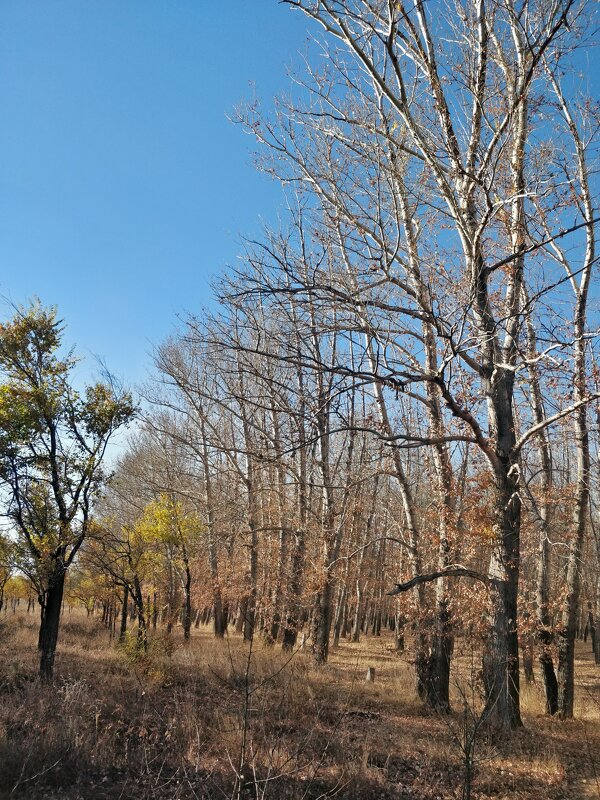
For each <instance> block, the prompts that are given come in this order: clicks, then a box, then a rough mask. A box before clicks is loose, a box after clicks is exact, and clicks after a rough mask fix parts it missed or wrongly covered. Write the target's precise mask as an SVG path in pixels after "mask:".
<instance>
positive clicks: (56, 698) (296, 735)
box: [0, 611, 600, 800]
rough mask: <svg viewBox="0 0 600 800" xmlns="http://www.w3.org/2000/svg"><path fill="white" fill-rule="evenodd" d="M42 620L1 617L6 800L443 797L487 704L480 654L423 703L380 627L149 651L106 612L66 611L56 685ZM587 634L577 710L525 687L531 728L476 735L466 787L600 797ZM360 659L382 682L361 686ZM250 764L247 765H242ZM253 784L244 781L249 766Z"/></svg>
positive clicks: (481, 798) (458, 781)
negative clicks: (332, 639)
mask: <svg viewBox="0 0 600 800" xmlns="http://www.w3.org/2000/svg"><path fill="white" fill-rule="evenodd" d="M36 628H37V619H36V618H34V615H33V614H32V615H26V614H24V613H20V612H17V613H16V614H14V615H13V614H12V613H10V612H9V613H8V614H5V613H2V616H1V617H0V797H2V798H36V799H37V798H40V800H41V799H42V798H43V799H44V800H58V798H63V799H64V800H113V798H114V799H115V800H116V799H117V798H121V799H122V800H151V799H153V798H156V799H157V800H158V799H162V798H165V799H168V800H188V798H189V799H190V800H205V799H208V798H235V800H238V799H239V800H242V798H248V799H249V798H265V800H267V799H268V798H270V799H271V800H279V799H280V798H298V800H300V798H302V800H316V799H317V798H328V797H337V798H340V800H350V799H351V798H357V799H359V800H360V799H362V798H364V799H365V800H388V799H389V800H393V799H394V800H396V799H398V800H400V799H401V800H438V799H439V800H449V799H450V798H460V797H461V796H462V792H463V786H464V775H465V763H464V761H465V759H464V756H463V755H462V752H461V742H464V736H465V734H467V735H468V734H469V733H470V732H471V731H472V728H473V717H472V712H473V713H474V714H475V715H476V714H477V708H478V706H479V701H478V693H477V690H476V687H475V685H474V684H476V674H477V666H476V665H477V662H478V659H476V658H475V656H474V655H472V656H469V655H467V654H463V655H462V656H461V658H460V659H459V660H458V664H459V667H458V670H456V671H457V672H458V674H459V678H458V679H457V680H455V681H454V682H453V706H454V711H453V712H452V714H450V715H444V716H442V715H437V714H435V713H432V712H427V711H426V710H425V709H424V708H423V707H422V705H421V704H420V703H419V702H418V700H417V699H416V697H415V693H414V688H413V686H414V672H413V668H412V666H411V656H410V651H408V652H406V653H404V654H402V655H398V654H396V653H395V652H394V650H393V647H392V640H391V639H390V638H387V637H386V636H382V637H368V638H365V639H364V641H361V642H360V643H359V644H350V643H346V642H343V643H342V644H341V645H340V646H339V647H338V648H336V649H335V650H334V651H333V652H332V656H331V659H330V662H329V663H328V664H327V665H326V666H325V667H321V668H315V667H314V666H313V665H312V664H311V661H310V657H309V655H308V653H304V652H302V651H300V652H297V653H295V654H294V655H292V656H291V657H290V656H289V655H287V656H286V655H285V654H283V653H282V652H281V650H280V648H271V647H269V646H267V645H265V644H262V643H260V644H258V643H256V642H255V643H253V646H252V649H251V651H249V648H248V647H247V646H244V645H243V644H242V642H241V641H240V639H239V638H238V637H235V636H232V637H230V638H229V639H227V640H225V641H222V642H219V641H215V640H214V638H213V637H212V636H211V631H210V630H209V629H204V628H201V629H200V630H196V631H194V632H193V637H192V641H191V642H190V644H189V645H188V646H185V647H184V646H183V644H182V643H181V641H180V640H181V629H177V630H175V631H174V632H173V635H172V638H171V639H169V638H168V637H166V636H165V635H164V634H160V635H157V637H156V638H155V640H154V641H153V643H152V645H151V648H150V652H149V654H148V655H147V656H146V657H144V658H140V657H139V656H138V655H137V654H136V651H135V648H134V647H133V645H132V643H129V644H126V645H125V646H122V647H114V646H113V644H112V643H111V642H110V641H109V637H108V633H107V631H106V629H105V628H104V627H103V626H102V625H101V624H100V621H99V619H96V618H93V617H92V618H90V619H86V617H85V614H83V613H80V612H77V611H73V612H72V613H71V614H65V616H64V621H63V626H62V630H61V638H60V642H59V652H58V655H57V661H56V680H55V683H54V685H52V686H50V687H47V686H42V685H40V683H39V681H38V680H37V677H36V667H37V652H36V649H35V644H36ZM589 650H590V646H589V643H588V644H587V645H583V643H579V645H578V662H577V702H576V717H577V718H576V719H575V720H574V721H569V722H561V721H559V720H556V719H550V718H548V717H546V716H545V715H544V714H543V698H542V694H541V687H540V685H539V684H534V685H532V686H524V687H523V703H522V708H523V722H524V726H523V728H522V729H520V730H518V731H517V732H515V733H514V734H513V735H511V736H510V737H506V738H500V737H498V736H494V735H493V734H491V733H490V732H488V731H485V730H482V731H480V732H479V733H478V735H477V739H476V746H475V762H476V763H475V769H474V777H473V791H472V798H474V800H487V799H488V798H496V799H497V800H502V799H503V798H518V799H519V800H533V799H534V798H535V800H584V799H585V798H599V799H600V667H597V666H596V665H595V664H594V663H593V660H592V658H591V654H590V652H589ZM367 667H374V668H375V681H374V682H372V683H370V682H369V683H368V682H366V681H365V675H366V671H367ZM242 762H243V768H242V769H240V765H241V764H242ZM240 772H242V773H243V776H244V779H243V780H242V782H241V783H242V786H240V779H239V773H240Z"/></svg>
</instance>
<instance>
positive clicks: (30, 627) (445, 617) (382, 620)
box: [0, 0, 600, 800]
mask: <svg viewBox="0 0 600 800" xmlns="http://www.w3.org/2000/svg"><path fill="white" fill-rule="evenodd" d="M274 5H275V4H274ZM283 5H285V6H287V7H289V8H287V10H286V13H295V14H296V15H297V16H298V18H300V16H302V17H303V18H306V19H307V21H308V24H309V30H310V31H311V34H312V35H313V36H314V38H315V41H316V42H317V43H318V58H315V59H311V60H310V61H307V62H306V63H305V64H304V65H303V68H302V70H300V71H299V72H298V73H297V74H295V76H294V90H293V91H292V92H291V93H290V94H289V95H286V96H281V97H279V98H278V99H277V102H276V105H275V106H274V109H269V110H268V111H265V110H263V109H262V108H261V106H260V104H259V103H258V102H254V101H253V102H249V103H247V104H246V105H244V106H242V107H240V108H239V109H238V110H237V112H236V117H235V120H234V122H235V123H236V124H237V125H238V126H239V129H240V134H242V133H245V134H247V136H248V137H250V140H251V141H252V143H253V147H254V148H255V151H256V159H257V167H258V169H260V170H262V171H263V172H265V173H266V174H267V175H269V176H270V177H272V178H273V179H274V180H275V181H276V182H278V184H279V185H280V186H281V188H282V197H283V198H284V201H283V204H282V208H281V213H280V217H279V219H278V220H277V221H276V223H275V222H274V223H273V224H272V225H267V224H265V225H264V227H263V229H262V233H261V235H260V236H256V237H255V236H253V237H250V238H247V239H245V240H244V243H243V247H242V250H241V252H240V257H239V259H238V261H237V262H236V263H235V264H234V265H232V266H228V267H225V268H223V269H222V270H221V272H220V275H219V277H218V279H217V280H216V281H215V283H214V287H213V300H212V302H211V304H210V306H209V307H207V308H198V309H197V310H196V311H192V312H185V313H184V312H182V314H181V315H180V316H179V318H178V320H176V321H175V320H174V322H173V328H172V333H171V335H170V336H169V337H167V338H166V339H164V340H162V341H155V342H153V350H152V366H151V368H150V369H149V372H148V378H147V380H145V381H144V382H143V384H141V385H136V386H129V385H127V381H121V380H119V379H117V378H116V377H115V376H114V375H113V374H111V372H110V371H109V368H110V364H109V365H108V367H106V368H104V367H103V369H102V371H101V374H100V376H99V378H98V379H97V380H89V381H87V380H86V381H82V380H81V377H80V375H79V373H78V365H79V364H80V363H81V357H80V355H79V354H78V351H77V348H76V347H74V346H73V341H72V339H71V338H70V333H69V320H68V319H65V320H63V318H62V316H61V312H60V307H58V308H56V307H54V306H52V305H46V304H45V303H44V299H43V298H42V299H37V297H36V296H33V295H32V297H31V298H28V299H27V300H26V301H25V302H23V303H22V304H18V303H17V304H13V305H12V307H11V308H10V310H9V311H8V312H7V313H4V315H3V318H2V322H1V323H0V509H1V512H2V526H1V528H0V653H1V658H0V695H1V697H2V705H1V709H0V796H2V797H4V796H6V797H11V798H12V797H15V798H20V797H24V798H28V797H31V798H48V799H49V800H53V798H59V797H60V798H69V799H70V800H76V798H77V799H78V798H86V799H87V798H132V800H142V799H143V798H173V800H175V798H178V799H179V798H181V799H182V800H183V799H184V798H185V799H187V798H231V800H243V799H245V798H256V800H259V799H262V798H265V799H267V798H273V799H274V800H278V798H284V797H285V798H303V799H304V798H306V800H309V798H312V799H314V800H316V799H317V798H328V797H339V798H346V800H350V798H367V799H368V798H373V800H375V798H389V799H390V800H393V799H394V798H404V799H405V800H409V798H414V800H427V799H430V800H435V799H438V798H439V799H440V800H442V799H443V800H446V799H449V798H463V800H470V799H471V798H472V799H473V800H475V799H477V800H484V799H486V798H492V797H494V798H522V799H523V800H525V799H526V798H527V799H530V798H549V800H560V799H561V798H564V799H565V800H567V799H569V800H571V799H572V800H578V799H579V798H588V797H589V798H592V797H600V759H599V757H598V752H600V751H599V746H600V628H599V627H598V626H599V625H600V369H599V365H598V361H597V352H598V341H599V340H598V330H599V328H598V325H599V314H598V312H599V310H600V303H599V300H600V293H599V291H598V284H597V282H596V271H595V268H596V266H597V260H598V254H597V245H596V233H597V231H598V222H599V221H600V210H599V208H598V189H599V186H598V174H597V162H598V141H599V137H598V132H599V128H600V114H599V107H598V99H597V98H594V97H593V96H589V94H588V93H587V87H588V83H587V82H586V80H585V79H584V76H583V75H582V70H584V69H585V67H584V66H583V64H584V62H583V60H582V58H583V57H582V53H587V52H588V51H589V50H590V49H591V48H593V47H594V45H597V43H598V41H597V10H596V9H595V8H594V4H593V3H591V2H588V1H587V0H586V1H584V2H582V1H581V0H551V1H550V2H549V1H548V0H518V1H517V0H448V2H445V1H444V0H429V2H425V1H424V0H414V2H404V1H403V0H401V1H399V2H396V0H284V3H283ZM596 62H597V59H596ZM174 279H176V278H174Z"/></svg>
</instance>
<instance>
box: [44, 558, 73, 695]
mask: <svg viewBox="0 0 600 800" xmlns="http://www.w3.org/2000/svg"><path fill="white" fill-rule="evenodd" d="M65 575H66V571H65V570H64V569H63V568H61V567H60V566H59V565H58V564H57V565H56V566H55V568H54V571H53V572H52V574H51V576H50V579H49V581H48V589H47V591H46V595H45V603H44V606H43V608H42V618H41V624H40V634H39V646H40V651H41V655H40V677H41V678H42V680H43V681H44V682H46V683H48V682H50V681H52V677H53V673H54V657H55V655H56V645H57V642H58V629H59V625H60V614H61V609H62V601H63V592H64V588H65Z"/></svg>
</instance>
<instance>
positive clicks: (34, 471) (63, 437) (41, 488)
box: [0, 301, 135, 680]
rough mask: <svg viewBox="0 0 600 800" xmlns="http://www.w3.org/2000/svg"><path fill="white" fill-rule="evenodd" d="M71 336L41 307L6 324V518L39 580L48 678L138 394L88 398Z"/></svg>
mask: <svg viewBox="0 0 600 800" xmlns="http://www.w3.org/2000/svg"><path fill="white" fill-rule="evenodd" d="M63 332H64V327H63V325H62V322H61V321H60V320H59V319H58V318H57V312H56V309H55V308H44V307H43V306H42V305H41V304H40V303H39V301H38V302H35V303H32V304H31V305H30V306H29V307H27V308H19V309H17V311H16V313H15V314H14V316H13V318H12V319H11V320H9V321H8V322H5V323H3V324H0V482H1V485H2V490H3V501H4V505H5V514H6V516H7V517H8V518H9V520H10V522H11V524H12V526H13V527H14V530H15V533H16V535H17V537H18V539H19V541H20V545H21V547H22V549H23V553H24V556H25V557H26V559H27V561H28V565H27V566H28V569H29V570H30V571H31V570H32V569H34V570H35V572H36V574H37V576H38V578H39V597H40V603H41V609H42V614H41V625H40V637H39V646H40V650H41V662H40V674H41V676H42V678H43V679H45V680H49V679H51V677H52V673H53V667H54V656H55V652H56V643H57V639H58V630H59V623H60V610H61V604H62V598H63V591H64V583H65V576H66V573H67V570H68V568H69V566H70V565H71V564H72V563H73V560H74V559H75V556H76V555H77V552H78V551H79V549H80V547H81V545H82V543H83V542H84V540H85V537H86V534H87V533H88V529H89V525H90V519H91V513H92V510H93V506H94V503H95V501H96V500H97V498H98V497H99V495H100V494H101V492H102V489H103V487H104V485H105V484H106V481H107V478H108V475H107V473H106V471H105V469H104V466H103V465H104V462H105V457H106V450H107V446H108V443H109V441H110V439H111V437H112V436H113V435H114V433H115V432H116V431H117V430H118V429H119V428H121V427H122V426H124V425H126V424H127V423H128V422H129V421H130V420H131V419H132V417H133V415H134V412H135V409H134V405H133V402H132V398H131V396H130V394H128V393H127V392H124V391H121V390H120V389H118V388H117V387H115V386H114V384H113V383H112V382H111V381H110V380H107V381H105V382H100V383H96V384H94V385H90V386H87V387H85V388H84V389H83V391H82V392H79V391H76V390H75V388H74V387H73V385H72V372H73V368H74V366H75V364H76V363H77V360H76V359H75V358H74V357H73V355H72V353H68V354H67V355H66V356H64V357H63V356H61V350H62V339H63Z"/></svg>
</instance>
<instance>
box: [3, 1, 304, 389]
mask: <svg viewBox="0 0 600 800" xmlns="http://www.w3.org/2000/svg"><path fill="white" fill-rule="evenodd" d="M306 42H307V29H306V22H305V19H304V17H303V16H302V15H300V14H298V13H293V12H292V11H291V10H290V9H289V8H287V7H284V6H281V5H279V4H278V3H277V2H276V1H275V0H226V2H214V0H176V2H173V0H51V2H50V1H49V0H2V1H1V2H0V118H1V119H2V123H1V125H0V295H1V296H3V297H7V298H8V299H9V300H11V301H12V302H15V303H24V302H26V301H27V300H28V299H29V298H31V297H32V296H33V295H38V296H39V297H40V298H41V300H42V302H43V303H45V304H56V305H58V307H59V311H60V314H61V316H62V317H63V318H64V319H65V321H66V322H67V324H68V333H67V339H68V341H69V342H71V343H75V344H76V345H77V349H78V351H79V352H80V353H81V354H82V355H84V356H86V357H87V360H88V362H89V361H91V356H92V355H93V354H97V355H99V356H101V357H103V358H105V359H106V361H107V363H108V366H109V367H110V368H111V369H112V370H113V371H114V372H115V373H116V374H117V375H119V376H121V377H123V378H125V380H126V381H127V382H128V383H135V382H136V381H138V380H140V379H142V378H143V377H144V374H145V370H146V368H147V366H148V365H149V363H150V359H149V357H148V353H149V351H150V349H151V344H152V343H158V342H160V341H161V340H162V339H163V338H164V336H165V335H166V334H167V333H168V332H169V331H170V330H171V329H172V327H173V325H174V323H175V317H176V314H177V313H178V312H181V311H184V310H186V309H188V310H197V309H198V308H200V307H201V306H202V305H204V304H206V303H207V302H209V300H210V289H209V281H210V278H211V276H212V275H214V274H215V273H217V272H218V271H219V270H220V268H221V267H222V266H223V265H224V264H226V263H232V262H233V261H234V260H235V258H236V255H237V253H238V252H239V251H240V249H241V248H240V237H241V235H242V234H244V233H246V234H252V233H256V231H257V226H258V224H259V219H260V218H261V217H262V218H263V219H265V220H273V219H274V218H275V217H276V214H277V208H278V206H279V204H280V202H281V197H282V196H281V194H280V190H279V188H278V186H277V184H276V183H274V182H273V181H271V180H269V179H268V178H267V177H266V176H264V175H261V174H259V173H258V172H256V170H255V168H254V167H253V165H252V149H253V142H252V140H251V138H250V137H248V136H245V135H244V133H243V132H242V130H241V128H240V127H239V126H236V125H233V124H232V123H230V122H229V121H228V119H227V114H230V113H231V112H232V111H233V109H234V108H235V106H236V105H237V104H238V103H239V102H240V101H242V100H244V99H250V98H252V97H253V96H254V94H256V96H258V97H259V98H261V99H262V100H263V101H264V104H265V105H269V104H270V102H271V100H272V98H273V96H274V95H275V94H277V93H280V92H281V91H285V90H286V88H288V87H289V85H290V84H289V79H288V77H287V71H286V67H287V66H288V65H290V64H292V63H298V62H299V60H300V56H299V53H300V52H303V51H304V50H305V48H306ZM9 313H10V309H9V308H8V307H7V306H6V304H5V303H2V302H0V317H6V316H7V315H8V314H9ZM90 366H93V365H92V364H90Z"/></svg>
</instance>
